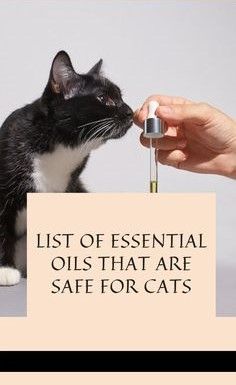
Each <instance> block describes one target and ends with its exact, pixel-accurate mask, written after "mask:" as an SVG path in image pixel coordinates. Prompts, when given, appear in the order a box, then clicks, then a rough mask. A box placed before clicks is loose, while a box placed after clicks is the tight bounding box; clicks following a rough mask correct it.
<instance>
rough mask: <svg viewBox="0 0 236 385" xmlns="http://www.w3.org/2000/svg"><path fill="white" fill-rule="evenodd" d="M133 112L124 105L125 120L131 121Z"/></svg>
mask: <svg viewBox="0 0 236 385" xmlns="http://www.w3.org/2000/svg"><path fill="white" fill-rule="evenodd" d="M133 114H134V113H133V110H132V109H131V108H130V107H129V106H128V104H125V115H126V117H127V118H132V119H133Z"/></svg>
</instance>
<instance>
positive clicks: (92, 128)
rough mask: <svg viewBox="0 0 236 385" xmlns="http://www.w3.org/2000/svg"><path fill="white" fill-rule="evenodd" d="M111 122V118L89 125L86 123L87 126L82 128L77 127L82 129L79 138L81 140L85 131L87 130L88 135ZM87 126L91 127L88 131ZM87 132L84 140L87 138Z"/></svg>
mask: <svg viewBox="0 0 236 385" xmlns="http://www.w3.org/2000/svg"><path fill="white" fill-rule="evenodd" d="M112 121H113V118H106V119H100V120H97V121H94V122H90V123H87V124H85V125H82V126H78V127H77V128H81V127H82V130H81V132H80V134H79V138H80V139H81V137H82V135H83V134H84V131H85V130H88V131H87V132H88V134H89V133H91V131H93V130H96V129H97V128H99V127H100V126H101V125H103V124H105V123H108V122H112ZM88 125H90V126H91V127H89V129H88ZM87 132H86V135H85V138H86V136H87Z"/></svg>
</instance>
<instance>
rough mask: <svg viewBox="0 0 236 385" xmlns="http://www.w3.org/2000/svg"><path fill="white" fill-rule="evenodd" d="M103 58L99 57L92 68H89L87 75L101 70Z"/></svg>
mask: <svg viewBox="0 0 236 385" xmlns="http://www.w3.org/2000/svg"><path fill="white" fill-rule="evenodd" d="M102 63H103V60H102V59H100V60H99V61H98V62H97V63H96V64H95V65H94V66H93V67H92V68H91V70H89V72H88V75H99V74H100V72H101V68H102Z"/></svg>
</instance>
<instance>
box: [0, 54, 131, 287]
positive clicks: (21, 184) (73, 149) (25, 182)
mask: <svg viewBox="0 0 236 385" xmlns="http://www.w3.org/2000/svg"><path fill="white" fill-rule="evenodd" d="M101 67H102V59H101V60H99V61H98V63H97V64H95V65H94V67H93V68H92V69H91V70H90V71H89V72H88V73H86V74H78V73H76V72H75V70H74V68H73V66H72V63H71V60H70V57H69V55H68V54H67V53H66V52H65V51H60V52H58V53H57V55H56V56H55V58H54V60H53V62H52V66H51V70H50V75H49V80H48V83H47V85H46V88H45V89H44V92H43V94H42V96H41V97H40V98H39V99H37V100H36V101H34V102H33V103H31V104H28V105H26V106H25V107H23V108H20V109H18V110H16V111H14V112H13V113H12V114H11V115H10V116H9V117H8V118H7V119H6V120H5V122H4V123H3V125H2V127H1V129H0V285H2V286H4V285H5V286H8V285H15V284H17V283H18V282H19V281H20V278H21V274H23V275H25V273H26V271H25V267H22V266H21V267H20V268H19V266H18V265H17V261H16V260H15V251H16V244H17V242H18V241H19V240H20V239H22V238H23V237H24V236H25V234H26V194H27V192H36V193H37V192H87V190H86V188H85V187H84V185H83V183H82V182H81V180H80V174H81V173H82V171H83V170H84V168H85V166H86V163H87V161H88V158H89V155H90V152H91V151H92V150H94V149H96V148H98V147H99V146H100V145H102V144H103V143H105V142H106V141H107V140H108V139H116V138H121V137H122V136H123V135H125V134H126V132H127V131H128V129H129V128H130V127H131V125H132V122H133V111H132V109H131V108H130V107H129V106H128V105H127V104H126V103H125V102H124V101H123V99H122V95H121V91H120V89H119V88H118V86H117V85H115V84H114V83H112V82H111V81H110V80H108V79H107V78H105V77H104V76H103V74H102V72H101ZM20 270H21V271H20Z"/></svg>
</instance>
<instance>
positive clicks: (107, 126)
mask: <svg viewBox="0 0 236 385" xmlns="http://www.w3.org/2000/svg"><path fill="white" fill-rule="evenodd" d="M110 127H111V125H110V122H109V123H107V124H103V125H102V126H101V127H99V128H98V129H97V128H96V131H95V132H94V133H93V134H92V135H91V136H89V137H88V138H87V140H86V141H85V144H87V143H88V142H90V141H91V140H95V139H97V138H98V137H99V135H100V133H101V131H103V130H104V131H105V130H106V129H107V128H109V129H110ZM86 136H87V135H86ZM102 137H103V135H101V138H102Z"/></svg>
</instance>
